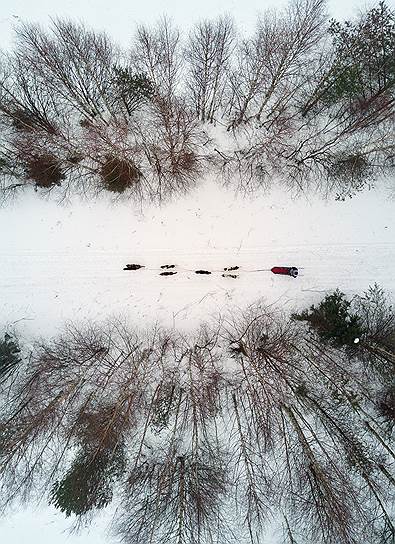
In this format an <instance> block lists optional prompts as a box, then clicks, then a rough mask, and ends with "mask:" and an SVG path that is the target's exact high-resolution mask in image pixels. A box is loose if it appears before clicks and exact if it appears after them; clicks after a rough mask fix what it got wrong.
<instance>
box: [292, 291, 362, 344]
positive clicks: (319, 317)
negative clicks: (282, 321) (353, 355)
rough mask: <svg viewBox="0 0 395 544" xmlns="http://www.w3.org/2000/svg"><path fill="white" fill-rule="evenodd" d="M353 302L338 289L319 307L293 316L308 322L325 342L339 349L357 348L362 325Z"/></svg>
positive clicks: (313, 307)
mask: <svg viewBox="0 0 395 544" xmlns="http://www.w3.org/2000/svg"><path fill="white" fill-rule="evenodd" d="M350 306H351V302H350V301H348V300H347V299H346V295H345V294H344V293H342V292H340V291H339V290H338V289H336V291H334V292H333V293H332V294H330V295H326V297H325V298H324V300H322V301H321V302H320V303H319V304H318V306H314V304H313V305H312V306H311V307H310V309H309V310H304V311H303V312H301V313H300V314H297V313H295V314H293V315H292V317H293V319H296V320H298V321H307V322H308V323H309V324H310V326H311V327H312V328H313V329H314V330H315V331H316V332H317V333H318V335H319V337H320V338H321V339H322V340H324V341H325V342H331V343H333V344H334V345H335V346H337V347H341V346H344V345H346V346H355V339H356V338H359V337H360V336H361V335H362V333H363V329H362V323H361V319H360V317H359V316H358V315H356V314H354V313H352V311H351V309H350Z"/></svg>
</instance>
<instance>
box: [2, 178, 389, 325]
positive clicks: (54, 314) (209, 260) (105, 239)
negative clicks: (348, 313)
mask: <svg viewBox="0 0 395 544" xmlns="http://www.w3.org/2000/svg"><path fill="white" fill-rule="evenodd" d="M0 232H1V233H2V236H1V243H0V284H1V297H0V322H1V323H4V324H8V325H10V324H16V325H17V326H18V328H21V327H22V330H24V332H29V333H32V334H34V335H37V334H42V335H47V334H53V333H56V331H57V330H58V329H60V328H61V327H62V325H63V323H64V321H65V320H69V319H85V318H90V319H94V320H102V319H105V318H106V317H108V316H111V315H114V314H117V315H119V314H122V315H125V316H127V317H129V318H130V320H131V321H132V322H133V321H135V322H137V323H139V324H141V323H142V322H144V323H152V322H153V321H154V320H159V321H160V322H161V323H163V324H164V325H166V326H170V327H173V326H176V327H182V328H186V329H188V328H193V327H194V326H195V325H196V324H197V323H198V322H199V321H200V320H204V319H207V318H208V317H210V316H211V315H213V314H215V313H217V312H220V311H226V309H227V308H228V307H229V306H230V305H235V306H245V305H246V304H248V303H251V302H253V301H254V300H256V299H258V298H261V297H263V298H264V299H265V300H266V301H267V302H268V303H274V302H277V303H278V304H279V305H280V306H281V307H282V308H284V309H285V310H286V311H288V310H289V311H291V310H293V309H294V308H300V307H302V306H306V305H307V304H310V303H312V302H315V301H317V300H319V299H320V298H321V297H322V296H323V293H325V292H326V291H330V290H332V289H334V288H336V287H339V288H340V289H342V290H343V291H345V292H346V293H348V294H353V293H356V292H360V291H362V290H365V289H366V288H367V287H368V286H369V284H372V283H373V282H377V283H378V284H379V285H381V286H382V287H384V288H385V289H386V290H387V291H388V292H389V293H390V294H392V295H393V294H394V293H395V272H394V271H395V237H394V232H395V214H394V202H393V201H392V200H391V199H389V198H388V195H387V193H386V192H385V191H381V192H380V191H378V190H371V191H366V192H364V193H361V194H359V195H357V196H356V197H354V198H353V199H350V200H347V201H346V202H337V201H335V200H333V199H331V200H327V201H324V200H322V199H320V198H318V197H309V198H306V197H299V198H297V199H293V198H292V196H291V195H288V194H286V193H284V192H281V191H280V190H277V191H272V192H271V193H270V194H268V195H266V196H265V195H259V196H256V197H255V198H254V199H246V198H243V197H242V196H235V195H234V193H233V192H232V191H225V190H224V189H223V188H220V187H219V186H218V185H216V184H215V183H214V182H213V181H212V182H206V183H204V184H203V185H202V186H201V187H199V188H198V189H196V190H195V191H194V192H193V193H191V194H190V195H189V196H186V197H181V198H179V199H177V200H176V201H175V202H173V203H171V204H168V205H165V206H163V207H162V209H158V208H155V207H151V208H148V209H145V211H144V214H143V213H141V211H139V210H138V209H136V207H134V206H133V205H132V204H131V203H130V202H122V203H117V204H110V203H109V201H108V200H107V201H106V199H105V198H103V199H102V200H100V201H95V202H92V201H91V202H78V203H77V202H74V203H71V204H70V203H69V204H67V205H62V206H59V204H57V203H56V202H55V201H53V200H51V199H49V200H48V199H47V200H43V199H42V198H41V197H40V196H39V195H38V194H36V193H34V192H32V193H29V194H27V193H26V194H25V195H23V196H22V197H21V198H20V199H19V200H17V201H16V202H15V203H13V205H8V206H7V207H4V208H1V209H0ZM126 263H139V264H143V265H145V266H146V267H147V268H146V269H142V270H138V271H124V270H123V266H124V265H125V264H126ZM163 264H176V265H177V266H179V267H181V268H184V269H189V270H191V272H187V271H179V272H178V274H177V275H175V276H170V277H161V276H159V271H158V270H157V269H158V268H159V267H160V265H163ZM234 265H238V266H240V267H241V269H240V273H239V277H238V278H237V279H232V278H223V277H221V272H219V270H222V268H223V267H227V266H234ZM275 265H290V266H297V267H301V268H302V269H301V270H300V277H299V278H297V279H293V278H290V277H286V276H275V275H273V274H272V273H271V272H269V271H267V272H249V271H250V270H254V269H261V268H269V269H270V268H271V267H272V266H275ZM198 268H203V269H207V270H218V272H215V273H213V274H212V275H211V276H199V275H196V274H195V273H194V272H193V271H194V270H195V269H198ZM151 269H153V270H151Z"/></svg>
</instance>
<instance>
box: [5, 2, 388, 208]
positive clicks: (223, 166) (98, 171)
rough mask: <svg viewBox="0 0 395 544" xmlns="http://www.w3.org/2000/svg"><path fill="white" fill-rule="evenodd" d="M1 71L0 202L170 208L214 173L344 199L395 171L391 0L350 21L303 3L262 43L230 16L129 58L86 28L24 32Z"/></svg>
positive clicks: (164, 37)
mask: <svg viewBox="0 0 395 544" xmlns="http://www.w3.org/2000/svg"><path fill="white" fill-rule="evenodd" d="M0 60H1V62H0V125H1V140H0V174H1V183H0V187H1V194H2V196H3V198H6V197H8V196H10V195H12V194H15V193H16V192H18V191H20V190H23V188H25V187H26V186H29V185H30V186H31V185H33V186H34V187H35V189H36V190H40V191H44V192H47V191H48V190H53V189H54V188H56V190H57V194H58V195H61V197H65V196H67V195H68V194H69V193H70V194H73V193H79V194H85V195H88V196H89V195H95V194H97V193H98V192H101V191H110V192H111V193H112V194H113V196H117V195H120V194H124V195H125V196H128V197H133V198H134V199H137V200H138V201H139V202H141V201H142V200H143V201H148V202H158V201H160V200H163V199H167V198H168V197H171V196H172V195H177V194H180V193H183V192H185V191H186V190H188V189H189V188H190V187H192V186H194V185H195V184H196V182H197V181H198V180H199V179H200V178H201V175H202V174H207V173H209V172H213V173H214V174H215V177H216V179H219V180H220V182H221V180H222V181H223V182H227V181H228V182H230V181H231V182H232V183H234V184H236V185H237V186H238V187H239V188H241V189H243V190H245V191H254V190H256V189H257V188H260V187H264V188H266V187H270V185H271V184H273V183H276V184H283V185H284V186H285V187H287V188H291V189H293V190H295V191H301V190H309V189H314V190H317V189H318V190H320V191H322V192H323V193H325V194H330V195H333V196H334V197H336V198H338V199H344V198H346V197H348V196H352V195H354V194H355V193H356V192H357V191H360V190H362V189H363V188H364V187H367V186H370V185H371V184H372V183H373V182H374V180H376V179H377V178H378V177H383V176H385V175H388V174H392V173H393V168H394V158H395V153H394V149H395V130H394V112H395V94H394V89H395V16H394V12H393V11H391V9H390V8H389V7H388V6H387V5H386V3H385V2H379V3H378V4H377V6H375V7H373V8H371V9H369V10H366V11H365V12H363V13H361V14H360V15H359V16H358V17H356V18H355V19H354V20H352V21H347V22H338V21H335V20H331V19H330V18H329V16H328V14H327V12H326V7H325V2H324V0H291V2H290V3H289V5H288V7H286V8H285V9H284V10H282V11H280V10H270V11H266V12H264V13H263V14H262V16H261V17H260V18H259V20H258V21H257V23H256V29H255V32H254V33H253V34H252V35H251V36H242V35H241V34H240V33H239V32H238V31H237V28H236V25H235V23H234V22H233V21H232V19H231V18H230V17H225V16H224V17H220V18H217V19H215V20H205V21H201V22H199V23H197V24H195V25H194V26H193V27H192V29H191V30H190V32H189V33H184V34H182V33H181V32H180V30H179V29H177V28H175V27H174V25H173V24H172V22H171V21H170V20H168V19H166V18H162V19H160V20H159V21H158V23H157V24H156V25H154V26H147V25H141V26H138V27H137V29H136V31H135V33H134V35H133V40H132V44H131V46H130V48H129V49H128V50H121V49H120V48H119V47H118V46H117V45H116V44H115V43H114V42H113V40H112V39H111V38H110V37H109V36H108V35H106V34H105V33H100V32H97V31H93V30H91V29H89V28H87V27H85V26H84V25H83V24H81V23H75V22H71V21H67V20H61V19H57V20H54V21H53V23H52V27H51V28H50V29H49V30H48V29H44V28H42V27H41V26H40V25H37V24H31V23H24V24H20V25H18V26H16V28H15V47H14V49H13V51H11V52H4V53H3V54H2V55H1V58H0Z"/></svg>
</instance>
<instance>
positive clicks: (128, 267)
mask: <svg viewBox="0 0 395 544" xmlns="http://www.w3.org/2000/svg"><path fill="white" fill-rule="evenodd" d="M140 268H145V266H144V265H142V264H127V265H125V268H124V270H139V269H140Z"/></svg>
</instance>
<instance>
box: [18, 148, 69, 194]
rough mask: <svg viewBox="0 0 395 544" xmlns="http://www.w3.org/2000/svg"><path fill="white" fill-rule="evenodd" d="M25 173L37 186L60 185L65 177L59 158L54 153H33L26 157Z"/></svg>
mask: <svg viewBox="0 0 395 544" xmlns="http://www.w3.org/2000/svg"><path fill="white" fill-rule="evenodd" d="M26 175H27V177H28V178H30V179H32V180H33V181H34V182H35V184H36V186H37V187H43V188H49V187H53V186H54V185H60V184H61V182H62V181H63V180H64V179H65V177H66V176H65V174H64V172H63V170H62V168H61V165H60V162H59V160H58V159H57V158H56V157H55V156H54V155H50V154H47V155H35V156H33V157H31V158H30V159H28V161H27V164H26Z"/></svg>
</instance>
